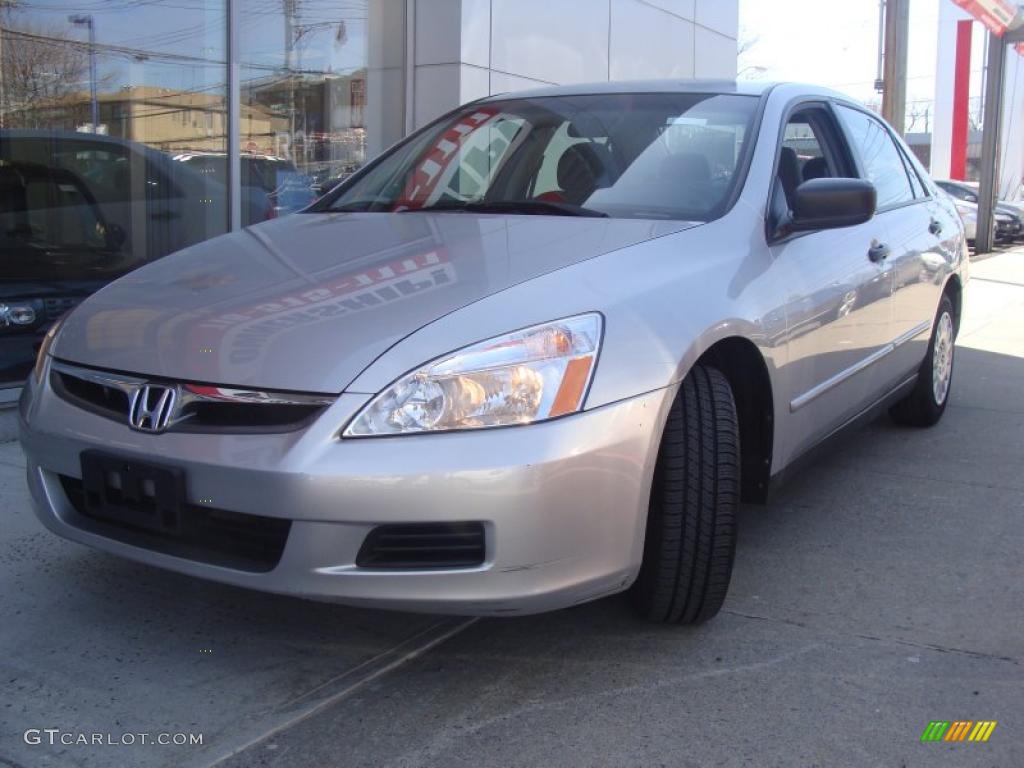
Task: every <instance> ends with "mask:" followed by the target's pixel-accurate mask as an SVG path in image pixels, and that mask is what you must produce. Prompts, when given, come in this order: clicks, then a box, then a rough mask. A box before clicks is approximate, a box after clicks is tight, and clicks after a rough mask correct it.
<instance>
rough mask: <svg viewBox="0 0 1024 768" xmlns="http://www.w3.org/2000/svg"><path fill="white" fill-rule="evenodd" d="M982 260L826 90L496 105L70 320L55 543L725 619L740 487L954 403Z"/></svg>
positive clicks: (467, 603) (910, 169) (55, 409)
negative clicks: (884, 413) (963, 322)
mask: <svg viewBox="0 0 1024 768" xmlns="http://www.w3.org/2000/svg"><path fill="white" fill-rule="evenodd" d="M966 248H967V246H966V242H965V238H964V233H963V228H962V224H961V223H960V220H959V217H958V216H957V212H956V209H955V208H954V207H953V204H952V202H951V201H950V200H949V198H948V197H946V196H945V195H942V194H939V193H938V191H937V189H936V187H935V184H934V182H933V181H931V179H929V177H928V175H927V174H926V173H925V171H924V169H923V168H922V167H921V166H920V164H919V163H918V162H917V160H916V159H915V158H914V156H913V154H911V153H910V152H909V151H908V150H907V147H906V146H905V145H904V144H903V142H902V141H901V140H900V138H899V137H898V136H897V135H896V134H895V133H894V132H893V131H892V130H891V129H890V128H889V127H888V126H887V125H886V124H885V123H884V122H882V121H881V120H880V119H879V118H878V117H877V116H875V115H874V114H872V113H871V112H869V111H868V110H866V109H864V108H863V107H862V106H860V105H858V104H856V103H854V102H852V101H850V100H849V99H848V98H846V97H845V96H842V95H840V94H838V93H833V92H830V91H827V90H823V89H819V88H815V87H806V86H799V85H793V84H782V85H774V86H769V85H753V84H737V83H720V82H656V83H629V84H614V83H613V84H601V85H595V86H571V87H561V88H552V89H546V90H537V91H530V92H523V93H517V94H514V95H504V96H495V97H490V98H486V99H483V100H481V101H477V102H474V103H472V104H469V105H467V106H463V107H460V108H458V109H456V110H454V111H453V112H450V113H449V114H447V115H445V116H443V117H441V118H440V119H438V120H437V121H435V122H433V123H431V124H430V125H427V126H426V127H424V128H423V129H421V130H420V131H418V132H416V133H414V134H413V135H411V136H410V137H409V138H407V139H406V140H404V141H403V142H401V143H399V144H398V145H396V146H395V147H393V148H392V149H390V150H389V151H387V152H385V153H384V154H383V155H381V156H380V157H378V158H377V159H375V160H374V161H372V162H371V163H369V164H368V165H366V166H365V167H364V168H363V169H361V170H360V171H359V172H357V173H356V174H354V175H353V176H351V177H350V178H348V179H347V180H346V181H345V182H344V183H343V184H341V185H340V186H339V187H337V188H336V189H334V190H333V191H331V192H330V193H329V194H327V195H326V196H325V197H324V198H323V199H321V200H320V201H318V202H317V203H315V204H313V205H312V206H311V207H309V208H307V209H306V210H305V211H303V212H301V213H298V214H295V215H292V216H290V217H286V218H282V219H278V220H274V221H269V222H265V223H263V224H259V225H257V226H254V227H251V228H247V229H243V230H241V231H238V232H234V233H231V234H228V235H224V236H222V237H217V238H215V239H212V240H209V241H207V242H204V243H200V244H197V245H193V246H191V247H188V248H186V249H184V250H182V251H179V252H177V253H176V254H173V255H171V256H168V257H166V258H164V259H161V260H160V261H157V262H154V263H152V264H148V265H146V266H144V267H142V268H140V269H138V270H136V271H134V272H131V273H129V274H128V275H126V276H124V277H122V278H120V279H118V280H117V281H115V282H113V283H111V284H110V285H108V286H106V287H105V288H103V289H102V290H100V291H99V292H98V293H96V294H94V295H93V296H91V297H90V298H88V299H87V300H85V301H84V302H83V303H82V304H80V305H79V306H78V307H77V308H75V309H74V310H73V311H71V312H70V313H69V314H68V315H67V316H66V317H65V318H64V320H63V322H61V323H59V324H58V325H56V326H55V327H54V328H53V329H51V331H50V332H49V334H48V335H47V337H46V340H45V343H44V344H43V346H42V349H41V350H40V352H39V356H38V360H37V362H36V365H35V369H34V372H33V374H32V376H31V379H30V381H29V382H28V384H27V386H26V387H25V389H24V392H23V396H22V400H21V406H20V422H21V439H22V442H23V444H24V448H25V453H26V455H27V457H28V479H29V485H30V487H31V491H32V496H33V499H34V502H35V505H36V509H37V512H38V515H39V517H40V518H41V519H42V521H43V522H44V523H45V524H46V526H47V527H49V528H50V529H51V530H52V531H53V532H55V533H57V534H59V535H61V536H64V537H66V538H68V539H72V540H74V541H78V542H81V543H83V544H87V545H90V546H92V547H96V548H98V549H102V550H106V551H108V552H111V553H114V554H117V555H122V556H125V557H129V558H133V559H135V560H139V561H142V562H145V563H149V564H152V565H155V566H159V567H163V568H168V569H172V570H176V571H180V572H183V573H187V574H191V575H194V576H199V577H205V578H210V579H215V580H218V581H222V582H228V583H231V584H236V585H241V586H245V587H251V588H255V589H261V590H267V591H272V592H280V593H288V594H294V595H301V596H305V597H316V598H322V599H328V600H337V601H341V602H346V603H352V604H363V605H370V606H379V607H387V608H398V609H412V610H421V611H439V612H446V613H461V614H522V613H531V612H538V611H546V610H551V609H555V608H560V607H564V606H569V605H573V604H576V603H580V602H583V601H587V600H593V599H596V598H600V597H602V596H605V595H610V594H613V593H617V592H624V591H627V590H628V591H629V592H630V595H631V599H632V601H633V603H634V604H635V606H636V607H637V609H638V610H639V612H640V613H641V614H642V615H643V616H645V617H648V618H650V619H653V620H657V621H665V622H680V623H693V622H699V621H703V620H706V619H708V618H710V617H711V616H713V615H715V613H716V612H717V611H718V610H719V608H720V607H721V605H722V601H723V599H724V597H725V594H726V589H727V587H728V584H729V579H730V574H731V569H732V563H733V555H734V548H735V540H736V508H737V505H738V504H739V503H740V502H741V501H749V502H759V501H763V500H765V498H766V496H767V495H768V493H769V491H770V490H771V489H772V488H773V487H774V486H775V485H777V484H778V483H779V482H780V480H782V479H783V478H784V476H785V475H786V474H787V473H792V472H794V471H796V470H797V468H798V467H799V466H800V465H801V462H800V460H801V459H802V458H805V457H807V456H808V455H809V454H810V452H812V451H813V449H814V448H815V447H816V446H817V445H819V444H820V443H822V442H823V441H824V440H827V439H829V438H831V437H833V436H834V435H836V434H838V433H839V432H840V431H842V430H844V429H845V428H847V427H850V426H852V425H854V424H856V423H858V422H860V421H862V420H863V419H865V418H867V417H869V416H871V415H872V414H874V413H876V412H877V411H879V409H888V410H889V412H890V413H891V415H892V417H893V418H894V419H896V420H897V421H898V422H900V423H903V424H908V425H916V426H929V425H932V424H934V423H935V422H936V421H937V420H938V419H939V418H940V417H941V415H942V413H943V410H944V409H945V407H946V404H947V402H948V400H949V393H950V383H951V380H952V373H953V349H954V339H955V337H956V333H957V328H958V324H959V321H960V314H961V307H962V294H963V290H964V284H965V281H966V278H967V250H966Z"/></svg>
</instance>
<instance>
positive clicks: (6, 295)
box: [0, 0, 406, 387]
mask: <svg viewBox="0 0 1024 768" xmlns="http://www.w3.org/2000/svg"><path fill="white" fill-rule="evenodd" d="M232 2H234V3H236V6H237V8H236V11H235V13H234V17H235V18H237V19H238V22H237V23H238V28H237V29H236V30H235V33H236V39H237V40H238V49H237V50H236V51H234V52H233V54H232V53H230V52H229V51H228V50H227V41H228V38H229V35H228V32H229V30H228V19H229V17H231V15H230V14H229V13H228V0H187V2H182V0H146V2H108V0H45V2H43V1H42V0H18V2H13V3H12V2H4V1H3V0H0V387H5V386H11V385H16V384H19V383H20V382H21V380H22V379H24V376H25V375H26V374H27V372H28V371H29V370H30V368H31V365H32V360H33V357H34V350H35V348H37V347H38V344H39V341H40V339H41V337H42V334H43V333H44V332H45V330H46V329H47V327H49V325H50V324H51V323H52V322H53V320H55V319H56V318H57V317H59V316H60V315H61V314H63V313H64V312H65V311H67V310H68V309H69V308H72V307H73V306H74V305H75V304H76V303H77V302H79V301H81V299H82V298H84V297H85V296H87V295H89V294H90V293H92V292H93V291H95V290H97V289H98V288H100V287H102V286H103V285H104V284H105V283H106V282H109V281H110V280H112V279H114V278H116V277H118V276H119V275H122V274H124V273H125V272H127V271H129V270H131V269H133V268H135V267H137V266H139V265H141V264H144V263H146V262H148V261H152V260H154V259H158V258H160V257H162V256H165V255H167V254H169V253H172V252H174V251H177V250H179V249H181V248H184V247H186V246H188V245H191V244H193V243H197V242H200V241H202V240H206V239H208V238H210V237H214V236H216V235H219V234H222V233H224V232H226V231H227V230H228V229H229V226H230V225H229V222H230V207H229V199H230V197H231V195H230V193H231V190H230V175H231V174H230V173H229V168H228V155H229V149H231V148H232V142H235V146H236V147H237V149H238V151H239V152H240V169H239V170H240V176H241V188H240V189H238V190H236V193H237V195H238V198H239V200H240V208H241V222H242V225H243V226H247V225H250V224H256V223H259V222H262V221H265V220H267V219H272V218H276V217H278V216H282V215H285V214H288V213H291V212H293V211H297V210H299V209H301V208H304V207H305V206H307V205H309V204H310V203H311V202H312V201H313V200H314V199H315V198H316V197H317V196H318V195H320V194H322V192H324V191H326V190H327V189H328V188H330V187H331V186H332V185H334V184H336V183H338V182H339V181H341V180H342V179H344V178H345V177H346V176H348V175H349V174H351V173H352V172H353V171H355V170H356V169H357V168H358V167H359V166H361V165H362V164H363V163H364V162H365V161H366V160H367V159H368V158H369V157H371V156H372V155H374V154H376V153H378V152H380V151H381V150H382V149H383V148H384V147H386V146H388V145H390V144H391V143H393V142H394V141H397V140H398V139H399V138H401V135H402V130H403V126H404V112H403V110H404V103H405V97H404V90H403V87H402V86H403V82H404V56H405V34H406V31H405V5H406V3H405V0H345V2H339V0H232ZM232 56H233V58H234V60H235V61H236V62H237V63H238V65H239V70H238V71H239V73H240V82H239V93H238V107H239V132H238V133H239V135H237V136H229V135H228V112H229V110H228V105H229V102H230V99H231V93H230V88H229V82H228V71H229V58H231V57H232Z"/></svg>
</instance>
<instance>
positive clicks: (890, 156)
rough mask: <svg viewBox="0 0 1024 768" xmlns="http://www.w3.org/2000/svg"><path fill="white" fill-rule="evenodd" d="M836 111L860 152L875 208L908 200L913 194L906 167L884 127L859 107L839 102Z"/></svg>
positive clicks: (911, 198)
mask: <svg viewBox="0 0 1024 768" xmlns="http://www.w3.org/2000/svg"><path fill="white" fill-rule="evenodd" d="M836 111H837V112H838V113H839V116H840V118H841V119H842V121H843V123H844V124H845V125H846V130H847V131H848V133H849V134H850V139H851V141H852V142H853V145H854V147H856V149H857V152H859V153H860V158H861V162H863V164H864V168H865V170H866V172H867V175H868V180H869V181H870V182H871V183H872V184H874V185H875V190H876V192H877V194H878V208H879V209H882V208H887V207H889V206H891V205H899V204H901V203H907V202H910V201H912V200H913V199H914V193H913V190H912V189H911V187H910V179H908V178H907V169H906V166H904V164H903V158H902V157H900V151H899V149H897V148H896V144H895V143H894V142H893V140H892V136H890V135H889V132H888V131H887V130H886V129H885V127H884V126H883V125H882V124H881V123H880V122H878V120H876V119H875V118H873V117H871V116H870V115H867V114H865V113H863V112H861V111H860V110H856V109H851V108H849V107H844V106H842V105H839V106H838V107H837V108H836Z"/></svg>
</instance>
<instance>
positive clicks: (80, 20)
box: [68, 14, 100, 133]
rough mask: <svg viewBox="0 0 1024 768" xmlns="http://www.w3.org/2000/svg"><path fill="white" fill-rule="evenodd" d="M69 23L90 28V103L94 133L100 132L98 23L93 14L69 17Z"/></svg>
mask: <svg viewBox="0 0 1024 768" xmlns="http://www.w3.org/2000/svg"><path fill="white" fill-rule="evenodd" d="M68 21H70V22H71V23H72V24H76V25H78V26H82V27H88V28H89V102H90V112H91V118H92V132H93V133H99V130H100V104H99V100H98V99H97V97H96V22H95V21H94V20H93V18H92V15H91V14H76V15H72V16H68Z"/></svg>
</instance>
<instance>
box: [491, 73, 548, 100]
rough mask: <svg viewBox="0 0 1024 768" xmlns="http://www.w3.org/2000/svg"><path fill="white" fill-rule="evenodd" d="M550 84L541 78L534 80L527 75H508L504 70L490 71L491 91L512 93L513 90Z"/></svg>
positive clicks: (526, 89) (525, 89) (524, 89)
mask: <svg viewBox="0 0 1024 768" xmlns="http://www.w3.org/2000/svg"><path fill="white" fill-rule="evenodd" d="M548 85H551V83H546V82H544V81H543V80H534V79H532V78H529V77H519V76H518V75H509V74H506V73H505V72H493V71H492V72H491V93H492V94H495V93H513V92H514V91H528V90H530V89H531V88H544V87H545V86H548Z"/></svg>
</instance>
